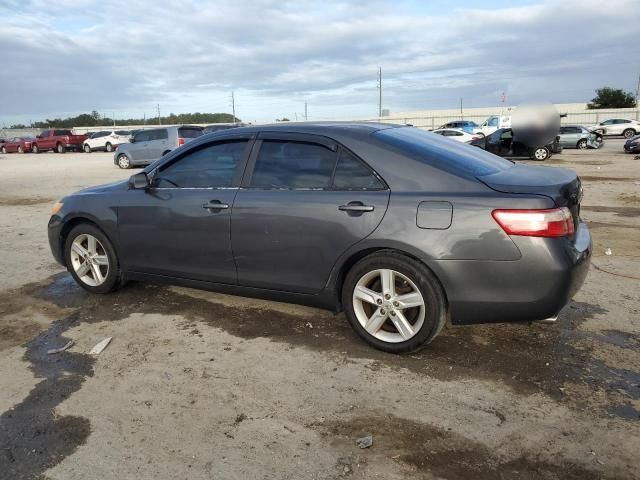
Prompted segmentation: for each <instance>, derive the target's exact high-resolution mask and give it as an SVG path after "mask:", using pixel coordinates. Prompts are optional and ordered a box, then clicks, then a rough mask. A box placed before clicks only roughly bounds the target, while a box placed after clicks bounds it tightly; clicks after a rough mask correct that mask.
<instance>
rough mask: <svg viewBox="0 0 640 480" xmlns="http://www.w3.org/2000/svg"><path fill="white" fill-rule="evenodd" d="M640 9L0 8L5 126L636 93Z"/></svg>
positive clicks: (473, 5) (567, 5) (489, 2)
mask: <svg viewBox="0 0 640 480" xmlns="http://www.w3.org/2000/svg"><path fill="white" fill-rule="evenodd" d="M638 14H639V11H638V2H637V0H597V1H594V0H564V1H560V0H559V1H544V0H538V1H535V0H532V1H526V0H524V1H511V2H500V1H496V0H471V1H468V0H457V1H455V2H451V1H446V0H436V1H418V0H414V1H391V0H389V1H383V0H367V1H355V0H354V1H351V2H348V1H329V0H325V1H322V2H311V1H305V0H298V1H289V0H256V1H251V2H249V1H246V2H245V1H241V0H230V1H225V0H218V1H205V0H198V1H196V0H162V1H161V2H160V1H156V0H128V1H127V0H100V1H93V0H57V1H56V0H0V19H2V20H1V26H0V52H2V53H1V58H2V65H1V66H0V126H1V125H2V124H6V125H9V124H11V123H16V122H29V121H30V120H40V119H43V118H45V117H49V118H51V117H54V116H55V117H58V116H67V115H75V114H77V113H83V112H90V111H91V110H98V111H99V112H101V113H104V114H106V115H108V116H112V115H115V116H116V117H120V118H125V117H142V116H143V115H144V114H146V116H147V117H149V116H153V115H155V108H156V104H160V109H161V113H162V114H163V115H165V114H168V113H170V112H173V113H181V112H193V111H206V112H230V111H231V105H230V95H231V91H234V92H235V96H236V110H237V115H238V116H239V117H240V118H242V119H243V120H245V121H265V120H267V121H272V120H274V119H275V118H280V117H283V116H286V117H289V118H291V119H294V118H295V116H296V115H297V116H298V118H302V115H303V113H304V102H305V101H306V102H307V103H308V109H309V110H308V111H309V118H310V119H322V118H330V117H333V118H347V117H350V116H374V115H376V113H377V101H378V93H377V88H376V80H377V78H376V77H377V69H378V66H380V67H381V68H382V72H383V85H384V90H383V92H384V95H383V107H384V108H388V109H390V110H391V112H394V111H395V112H399V111H409V110H419V109H431V108H454V107H456V106H457V105H458V104H459V101H460V98H461V97H462V98H463V99H464V104H465V106H468V107H474V106H478V107H479V106H492V105H496V104H498V103H499V101H500V95H501V93H502V92H506V94H507V98H508V100H507V102H508V103H511V104H517V103H520V102H523V101H551V102H556V103H565V102H584V101H588V100H590V99H591V98H592V97H593V90H594V88H596V87H599V86H602V85H611V86H615V87H619V88H624V89H626V90H629V91H635V88H636V82H637V79H638V75H639V74H640V55H639V54H638V49H639V48H640V23H639V18H640V17H639V16H638Z"/></svg>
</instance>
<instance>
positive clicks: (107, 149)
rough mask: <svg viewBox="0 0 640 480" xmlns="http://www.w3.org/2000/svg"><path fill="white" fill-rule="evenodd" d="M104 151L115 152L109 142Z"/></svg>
mask: <svg viewBox="0 0 640 480" xmlns="http://www.w3.org/2000/svg"><path fill="white" fill-rule="evenodd" d="M104 149H105V150H106V151H107V152H113V145H111V144H110V143H109V142H107V144H106V145H105V146H104Z"/></svg>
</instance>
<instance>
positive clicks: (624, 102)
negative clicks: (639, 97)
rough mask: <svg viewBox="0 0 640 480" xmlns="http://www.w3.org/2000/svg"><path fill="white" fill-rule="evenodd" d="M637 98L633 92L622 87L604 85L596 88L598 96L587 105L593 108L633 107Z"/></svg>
mask: <svg viewBox="0 0 640 480" xmlns="http://www.w3.org/2000/svg"><path fill="white" fill-rule="evenodd" d="M635 106H636V100H635V98H634V97H633V94H631V93H630V92H625V91H624V90H622V89H621V88H611V87H602V88H598V89H597V90H596V96H595V97H594V98H593V99H592V100H591V103H590V104H588V105H587V108H589V109H591V110H593V109H597V108H633V107H635Z"/></svg>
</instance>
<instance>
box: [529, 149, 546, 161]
mask: <svg viewBox="0 0 640 480" xmlns="http://www.w3.org/2000/svg"><path fill="white" fill-rule="evenodd" d="M547 158H549V149H548V148H547V147H539V148H536V149H535V150H534V151H533V153H532V154H531V159H532V160H538V161H540V162H543V161H544V160H546V159H547Z"/></svg>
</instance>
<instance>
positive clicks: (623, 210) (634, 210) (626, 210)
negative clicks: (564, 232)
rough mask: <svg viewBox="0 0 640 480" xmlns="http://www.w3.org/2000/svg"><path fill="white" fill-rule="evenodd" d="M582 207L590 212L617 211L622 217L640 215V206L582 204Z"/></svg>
mask: <svg viewBox="0 0 640 480" xmlns="http://www.w3.org/2000/svg"><path fill="white" fill-rule="evenodd" d="M580 208H581V209H582V210H586V211H588V212H601V213H615V214H616V215H618V216H620V217H640V207H604V206H597V205H582V206H581V207H580Z"/></svg>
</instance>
